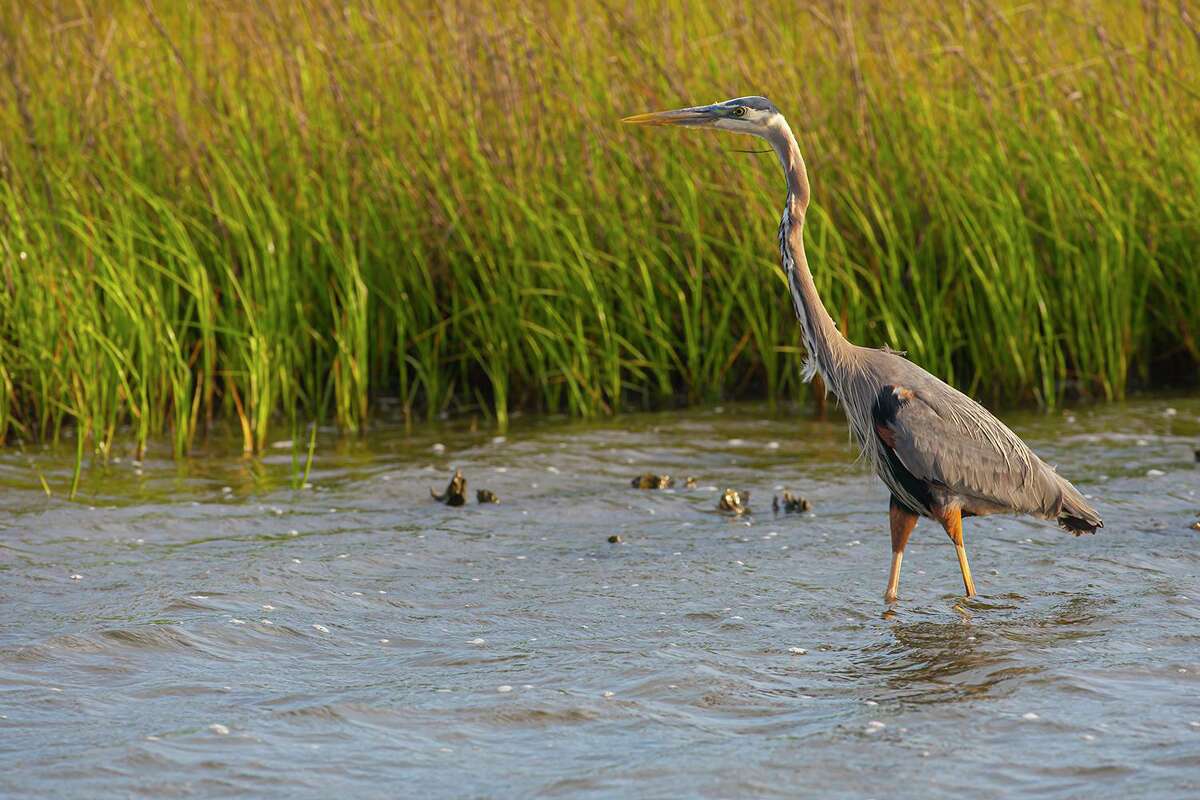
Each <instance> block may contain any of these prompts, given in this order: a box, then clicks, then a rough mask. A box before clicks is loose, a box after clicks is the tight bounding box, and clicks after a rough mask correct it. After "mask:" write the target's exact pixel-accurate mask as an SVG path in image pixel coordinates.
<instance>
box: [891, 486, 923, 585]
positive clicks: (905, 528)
mask: <svg viewBox="0 0 1200 800" xmlns="http://www.w3.org/2000/svg"><path fill="white" fill-rule="evenodd" d="M888 519H889V520H891V523H892V571H891V572H890V573H888V584H887V590H886V591H885V592H884V593H883V599H884V602H887V603H894V602H896V592H897V591H898V590H899V589H900V562H902V561H903V560H904V547H905V546H906V545H907V544H908V537H909V536H910V535H912V532H913V528H915V527H917V515H916V514H914V513H912V512H911V511H909V510H908V509H907V508H904V507H903V506H902V505H900V504H899V503H898V502H896V496H895V495H892V502H891V506H890V507H889V508H888Z"/></svg>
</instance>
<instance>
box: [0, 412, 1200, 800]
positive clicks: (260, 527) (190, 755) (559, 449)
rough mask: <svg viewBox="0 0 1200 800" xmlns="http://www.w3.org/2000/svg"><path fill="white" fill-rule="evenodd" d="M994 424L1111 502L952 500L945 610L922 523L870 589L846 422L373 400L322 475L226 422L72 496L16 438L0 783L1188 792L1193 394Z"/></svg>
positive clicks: (860, 481) (878, 521)
mask: <svg viewBox="0 0 1200 800" xmlns="http://www.w3.org/2000/svg"><path fill="white" fill-rule="evenodd" d="M1008 421H1009V422H1010V423H1011V424H1012V425H1013V426H1014V428H1015V429H1016V430H1017V432H1018V433H1020V434H1022V435H1023V436H1025V437H1026V438H1027V440H1028V441H1029V442H1030V443H1031V444H1032V445H1033V446H1034V448H1035V449H1036V450H1037V451H1038V452H1039V453H1041V454H1042V456H1043V457H1045V458H1046V459H1047V460H1048V461H1050V462H1051V463H1056V464H1057V465H1058V467H1059V470H1060V472H1062V473H1063V474H1064V475H1066V476H1068V477H1069V478H1071V479H1073V480H1074V481H1075V482H1076V484H1077V485H1078V486H1079V487H1080V489H1081V490H1082V491H1084V492H1085V493H1086V494H1088V495H1094V496H1095V498H1096V500H1095V503H1096V505H1097V507H1098V508H1099V510H1100V511H1101V513H1102V514H1103V516H1104V518H1105V521H1106V523H1107V525H1106V527H1105V528H1104V529H1103V530H1102V531H1101V532H1100V533H1099V535H1097V536H1094V537H1082V538H1079V539H1075V538H1073V537H1071V536H1070V535H1067V534H1065V533H1062V532H1060V531H1058V530H1057V529H1055V528H1054V527H1053V526H1052V525H1050V524H1047V523H1041V522H1036V521H1032V520H1022V519H1013V518H997V517H993V518H987V519H983V520H968V522H967V524H966V539H967V547H968V551H969V553H970V556H971V563H972V567H973V569H974V571H975V577H976V583H977V585H978V588H979V591H980V596H979V597H978V598H977V599H975V600H972V601H964V600H963V599H962V598H961V597H960V590H961V584H960V580H959V576H958V569H957V564H956V562H955V559H954V555H953V549H952V548H951V546H950V545H949V542H948V540H947V539H946V537H945V535H944V534H943V533H942V532H941V531H940V530H937V529H934V528H932V527H931V526H930V524H929V523H928V522H923V523H922V524H921V525H920V527H918V529H917V532H916V533H915V534H914V536H913V540H912V542H911V544H910V545H909V548H908V551H907V557H906V559H905V562H904V568H905V571H904V576H903V580H902V584H901V596H902V602H901V603H900V605H899V606H898V607H897V608H896V609H895V611H894V612H893V613H885V607H884V605H883V603H882V600H881V595H882V590H883V584H884V582H885V579H886V575H887V567H888V559H889V539H888V533H887V515H886V507H887V494H886V492H885V490H884V489H883V487H882V484H880V483H879V481H878V480H877V479H876V478H874V477H873V476H872V475H869V474H866V473H864V472H862V471H860V469H859V468H858V467H856V466H855V465H854V463H853V453H852V452H851V450H850V448H849V445H848V442H847V439H846V433H845V427H844V423H843V422H841V421H840V420H838V419H831V420H829V421H824V422H822V421H815V420H812V419H810V418H809V417H808V416H807V415H805V414H794V415H785V414H776V415H772V414H769V413H768V411H767V409H766V408H765V407H762V406H733V405H730V406H726V407H725V408H723V409H708V410H701V411H689V412H685V413H663V414H653V415H649V414H648V415H631V416H625V417H622V418H620V419H618V420H615V421H605V422H600V423H592V424H587V423H579V422H568V421H553V420H540V421H537V422H524V421H518V422H517V423H516V424H514V425H513V426H512V428H511V429H510V431H509V433H508V435H507V437H505V438H503V439H497V438H493V434H492V433H490V432H470V431H468V430H465V429H463V428H461V427H453V426H448V427H438V428H436V429H425V428H423V429H421V430H418V431H415V432H411V433H406V432H405V431H404V430H403V429H402V428H399V427H397V428H393V429H382V430H376V431H375V432H373V433H371V434H370V436H368V437H366V438H364V439H362V440H358V441H352V442H347V441H342V442H336V441H335V440H334V439H333V437H332V436H330V437H329V439H328V441H326V440H325V439H322V441H321V443H320V444H321V446H320V448H319V450H318V455H317V459H316V462H315V466H314V470H313V473H312V475H311V477H310V480H311V482H312V484H313V486H312V488H309V489H292V488H291V486H290V483H289V479H290V475H291V468H292V467H291V464H292V455H291V451H290V450H288V449H286V446H285V448H283V449H273V450H272V451H271V452H270V453H269V455H268V456H267V457H266V458H264V459H262V460H259V461H243V460H241V459H240V458H237V457H236V456H234V455H231V454H230V453H229V452H228V451H222V448H220V447H213V448H212V453H211V454H210V455H208V456H206V457H202V458H195V459H193V460H191V461H189V462H187V463H184V464H176V463H173V462H171V461H170V460H169V459H168V458H166V457H165V454H163V456H162V457H161V458H160V459H155V458H153V457H150V458H148V459H147V460H146V461H145V462H144V463H142V464H137V463H131V462H130V461H129V460H128V459H125V460H122V461H121V462H120V463H113V464H111V465H109V466H108V467H106V468H96V469H94V470H91V471H89V472H87V473H86V474H85V477H84V481H83V484H82V496H83V500H82V502H68V501H66V500H65V499H63V498H62V496H61V491H60V490H61V489H62V488H63V487H65V486H67V485H69V480H70V453H69V452H68V451H69V450H70V449H71V448H70V447H69V446H68V447H65V448H63V449H62V451H60V452H53V451H39V452H36V453H32V454H31V453H28V452H27V453H19V452H16V451H14V450H7V451H2V452H0V486H3V487H4V489H3V491H0V604H2V606H0V607H2V608H3V610H4V614H3V617H2V618H0V795H3V796H5V797H14V798H15V797H51V796H74V797H127V796H155V797H212V796H260V797H287V798H292V797H327V796H334V795H336V794H338V793H345V794H346V796H351V795H352V796H355V797H400V796H412V797H415V796H422V797H432V796H436V797H521V796H533V795H536V796H545V797H558V796H586V797H625V796H638V797H664V798H666V797H679V796H690V795H695V796H707V797H734V796H781V797H793V796H797V795H806V796H837V797H863V798H867V797H878V798H898V797H921V798H931V797H955V798H961V797H964V796H966V797H971V798H992V797H996V798H999V797H1011V796H1014V795H1020V796H1037V797H1050V798H1075V797H1080V796H1081V795H1083V794H1084V793H1085V792H1086V793H1087V794H1088V795H1090V796H1091V797H1116V796H1122V797H1143V798H1151V797H1154V798H1159V797H1161V798H1178V797H1183V796H1195V795H1196V793H1197V792H1198V791H1200V650H1198V645H1200V584H1198V581H1197V574H1198V572H1200V555H1198V554H1197V552H1198V548H1197V547H1196V544H1197V542H1198V539H1200V533H1197V532H1195V531H1193V530H1191V529H1190V527H1189V526H1190V525H1191V524H1192V523H1193V522H1194V521H1196V519H1197V512H1200V496H1198V492H1200V466H1198V465H1197V464H1196V463H1194V458H1193V448H1195V447H1197V446H1200V400H1196V399H1187V398H1170V399H1159V400H1146V401H1137V402H1130V403H1128V404H1124V405H1113V406H1104V407H1097V408H1087V409H1076V410H1072V411H1068V412H1066V413H1063V414H1055V415H1051V416H1041V415H1033V414H1024V415H1012V416H1010V417H1009V418H1008ZM439 443H441V444H444V446H445V451H444V452H441V453H440V452H437V449H438V448H437V447H436V445H437V444H439ZM152 456H153V454H152ZM454 466H457V467H461V468H462V469H463V470H464V472H465V473H466V475H467V478H468V481H469V484H470V486H469V489H470V494H471V502H470V504H469V505H467V506H466V507H463V508H458V509H455V508H447V507H445V506H442V505H439V504H437V503H435V502H433V501H432V500H431V499H430V498H429V493H428V490H429V487H436V488H438V489H439V490H440V489H442V488H444V486H445V484H446V482H447V479H448V476H449V474H450V471H451V468H452V467H454ZM34 467H36V470H35V469H34ZM646 470H658V471H666V472H669V473H671V474H672V475H677V476H680V477H682V476H684V475H695V476H697V477H698V478H699V479H700V481H699V488H697V489H694V490H683V489H676V490H671V491H665V492H657V491H639V490H635V489H632V488H630V486H629V481H630V479H631V478H632V477H633V476H635V475H637V474H639V473H641V472H644V471H646ZM38 471H40V472H41V473H42V474H43V475H44V476H45V478H46V480H47V482H48V484H49V485H50V486H51V488H52V489H55V490H56V494H55V495H54V496H53V497H51V498H47V497H46V496H45V495H44V494H43V492H42V490H41V488H40V483H39V481H38V478H37V472H38ZM726 485H728V486H732V487H735V488H739V489H748V490H750V491H751V493H752V497H751V507H752V509H753V510H754V513H753V514H752V515H751V516H750V517H749V518H746V519H730V518H727V517H724V516H722V515H720V514H718V513H716V512H715V506H716V502H717V496H718V489H719V488H723V487H724V486H726ZM477 488H488V489H492V490H494V491H496V492H497V493H498V494H499V495H500V497H501V499H502V501H503V502H502V504H501V505H499V506H490V507H481V506H479V505H477V504H476V503H475V501H474V491H475V489H477ZM782 488H787V489H790V490H792V491H797V492H799V493H801V494H803V495H804V496H806V497H808V498H809V499H810V500H812V502H813V503H814V510H813V512H812V513H810V514H804V515H787V516H784V515H780V516H776V515H773V514H772V513H771V510H770V498H771V495H772V494H774V493H778V491H779V489H782ZM613 534H619V535H620V536H621V537H623V539H624V541H623V543H621V544H610V543H609V542H608V537H609V536H610V535H613Z"/></svg>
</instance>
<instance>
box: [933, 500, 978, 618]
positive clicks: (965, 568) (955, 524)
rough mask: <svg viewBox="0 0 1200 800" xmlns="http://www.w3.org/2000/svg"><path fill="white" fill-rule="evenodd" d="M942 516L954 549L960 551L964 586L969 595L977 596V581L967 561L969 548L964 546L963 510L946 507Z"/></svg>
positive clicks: (959, 559) (959, 562)
mask: <svg viewBox="0 0 1200 800" xmlns="http://www.w3.org/2000/svg"><path fill="white" fill-rule="evenodd" d="M940 516H941V522H942V526H943V527H945V529H946V534H947V535H948V536H949V537H950V541H952V542H954V550H955V552H956V553H958V568H959V569H960V570H962V577H963V586H964V587H966V590H967V597H974V596H975V581H973V580H971V565H970V564H968V563H967V548H965V547H963V531H962V510H961V509H958V508H954V509H945V510H944V511H943V513H942V514H941V515H940Z"/></svg>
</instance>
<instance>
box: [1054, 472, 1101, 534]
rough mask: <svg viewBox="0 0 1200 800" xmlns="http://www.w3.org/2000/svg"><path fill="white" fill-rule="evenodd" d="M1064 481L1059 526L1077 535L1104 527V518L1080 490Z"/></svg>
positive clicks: (1093, 531)
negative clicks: (1084, 497) (1089, 503)
mask: <svg viewBox="0 0 1200 800" xmlns="http://www.w3.org/2000/svg"><path fill="white" fill-rule="evenodd" d="M1060 480H1061V479H1060ZM1062 483H1063V494H1062V506H1061V507H1060V508H1059V511H1058V524H1059V526H1060V527H1061V528H1063V530H1068V531H1070V532H1071V533H1073V534H1075V535H1076V536H1079V535H1080V534H1082V533H1095V532H1096V529H1097V528H1103V527H1104V520H1102V519H1101V518H1100V515H1099V514H1097V513H1096V509H1094V508H1092V507H1091V506H1090V505H1088V503H1087V500H1084V499H1083V495H1081V494H1080V493H1079V490H1078V489H1076V488H1075V487H1074V486H1072V485H1071V484H1069V483H1067V482H1066V481H1062Z"/></svg>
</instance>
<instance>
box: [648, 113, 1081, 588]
mask: <svg viewBox="0 0 1200 800" xmlns="http://www.w3.org/2000/svg"><path fill="white" fill-rule="evenodd" d="M625 122H628V123H632V124H635V125H682V126H687V127H692V128H718V129H720V130H725V131H732V132H734V133H746V134H750V135H751V136H757V137H759V138H761V139H765V140H767V142H769V143H770V145H771V147H772V148H774V150H775V152H776V154H778V156H779V161H780V163H781V164H782V165H783V173H784V176H785V177H786V178H787V202H786V203H785V204H784V206H783V219H782V221H780V223H779V251H780V256H781V258H782V259H783V270H784V273H785V274H786V275H787V281H788V287H789V288H790V290H791V294H792V304H793V305H794V306H795V308H796V316H797V317H798V318H799V319H800V326H801V328H802V329H803V334H804V344H805V347H806V348H807V349H808V361H807V363H806V364H805V368H804V377H805V380H811V379H812V377H813V375H820V376H821V378H822V379H823V380H824V382H825V385H826V386H827V387H829V390H830V391H832V392H833V394H834V395H835V396H836V397H837V399H838V400H839V401H841V404H842V406H843V407H844V408H845V412H846V416H847V418H848V419H849V421H850V429H851V431H852V432H853V434H854V438H855V439H856V440H857V441H858V445H859V447H860V448H861V450H862V453H863V456H864V458H865V459H866V460H867V461H869V462H870V463H871V466H873V467H874V468H875V471H876V472H877V473H878V474H879V477H880V478H882V479H883V482H884V483H885V484H887V487H888V488H889V489H890V490H891V492H892V497H891V507H890V511H889V517H890V519H891V529H892V568H891V572H890V574H889V575H888V582H887V590H886V591H885V592H884V599H885V600H886V601H887V602H895V600H896V591H897V589H898V588H899V585H900V564H901V561H902V560H903V558H904V547H905V545H906V544H908V537H909V536H910V535H911V534H912V531H913V528H914V527H916V524H917V518H918V517H922V516H923V517H929V518H930V519H933V520H936V521H937V522H939V523H940V524H941V525H942V527H943V528H945V529H946V533H947V534H948V535H949V536H950V540H951V541H952V542H953V543H954V549H955V551H956V553H957V554H958V566H959V568H960V569H961V570H962V578H963V585H964V587H966V592H967V596H968V597H970V596H973V595H974V594H975V583H974V581H972V579H971V568H970V566H969V565H968V564H967V551H966V548H965V547H964V546H963V532H962V518H963V517H964V516H977V515H983V514H1032V515H1034V516H1038V517H1042V518H1043V519H1052V520H1057V521H1058V524H1059V525H1061V526H1062V527H1063V528H1065V529H1066V530H1068V531H1070V532H1072V533H1074V534H1076V535H1078V534H1081V533H1085V532H1086V533H1093V532H1095V530H1096V529H1097V528H1101V527H1104V522H1103V521H1102V520H1101V519H1100V515H1099V514H1097V513H1096V511H1095V510H1094V509H1093V508H1092V507H1091V506H1089V505H1088V504H1087V501H1086V500H1084V498H1083V495H1081V494H1080V493H1079V491H1078V490H1076V489H1075V487H1074V486H1072V485H1071V484H1070V483H1068V482H1067V481H1066V480H1064V479H1063V478H1061V477H1059V475H1058V474H1057V473H1056V472H1055V471H1054V470H1053V469H1052V468H1051V467H1049V466H1048V465H1047V464H1046V463H1045V462H1044V461H1042V460H1041V459H1040V458H1038V457H1037V455H1036V454H1034V452H1033V451H1032V450H1030V449H1029V448H1028V447H1027V446H1026V445H1025V443H1024V442H1022V441H1021V439H1020V438H1019V437H1018V436H1017V435H1016V434H1015V433H1013V432H1012V431H1011V430H1009V429H1008V428H1007V427H1006V426H1005V425H1004V423H1002V422H1001V421H1000V420H998V419H996V418H995V417H994V416H992V415H991V414H990V413H989V412H988V411H987V409H985V408H984V407H983V406H981V405H979V404H978V403H976V402H975V401H974V400H972V399H971V398H969V397H967V396H966V395H965V394H963V393H962V392H959V391H957V390H956V389H954V388H952V387H951V386H948V385H947V384H945V383H944V382H942V381H941V380H938V379H937V378H935V377H934V376H933V375H930V374H929V373H928V372H926V371H925V370H923V369H921V368H920V367H918V366H917V365H916V364H913V363H912V362H911V361H908V360H907V359H905V358H903V357H902V356H900V355H898V354H897V353H895V352H892V351H890V350H886V349H884V350H874V349H871V348H867V347H859V346H857V345H854V344H851V343H850V342H848V341H846V339H845V338H844V337H843V336H842V335H841V333H839V332H838V329H837V326H836V325H835V324H834V322H833V319H832V318H831V317H830V316H829V312H828V311H826V310H825V305H824V304H823V303H822V302H821V298H820V296H819V295H818V294H817V287H816V285H815V284H814V283H813V278H812V273H811V272H810V271H809V268H808V259H807V258H806V257H805V255H804V236H803V229H804V215H805V212H806V210H807V209H808V196H809V189H808V173H807V172H806V170H805V168H804V159H803V158H801V157H800V148H799V147H798V146H797V145H796V137H795V136H793V135H792V130H791V128H790V127H788V124H787V121H786V120H785V119H784V118H783V115H782V114H780V113H779V109H777V108H775V106H774V105H773V104H772V103H771V101H769V100H767V99H766V98H765V97H738V98H735V99H733V100H726V101H725V102H723V103H716V104H714V105H709V106H695V107H692V108H681V109H678V110H675V111H659V112H654V113H650V114H638V115H637V116H633V117H627V118H626V119H625Z"/></svg>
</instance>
